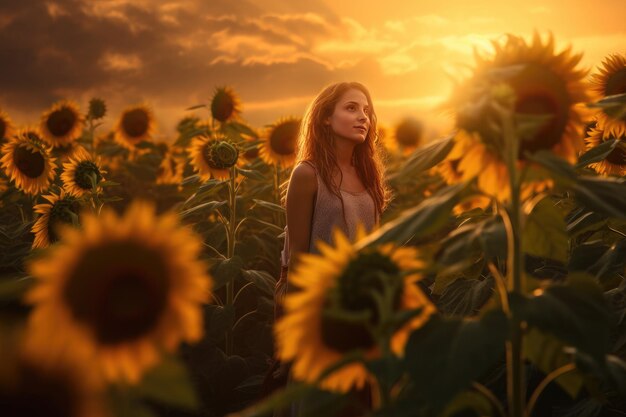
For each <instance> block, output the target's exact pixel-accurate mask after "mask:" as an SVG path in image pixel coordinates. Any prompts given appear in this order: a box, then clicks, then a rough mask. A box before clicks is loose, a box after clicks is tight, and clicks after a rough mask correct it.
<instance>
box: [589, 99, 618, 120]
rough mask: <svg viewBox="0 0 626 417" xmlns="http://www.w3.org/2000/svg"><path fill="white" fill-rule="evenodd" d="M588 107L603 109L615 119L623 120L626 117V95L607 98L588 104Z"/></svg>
mask: <svg viewBox="0 0 626 417" xmlns="http://www.w3.org/2000/svg"><path fill="white" fill-rule="evenodd" d="M587 106H589V107H597V108H601V109H602V111H603V112H604V113H606V114H607V115H609V116H610V117H611V118H613V119H623V118H624V117H626V94H614V95H611V96H607V97H605V98H603V99H602V100H599V101H597V102H595V103H590V104H587Z"/></svg>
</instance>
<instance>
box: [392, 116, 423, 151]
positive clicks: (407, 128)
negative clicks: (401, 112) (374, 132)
mask: <svg viewBox="0 0 626 417" xmlns="http://www.w3.org/2000/svg"><path fill="white" fill-rule="evenodd" d="M423 131H424V128H423V126H422V124H421V123H420V122H418V121H417V120H406V121H404V122H402V123H401V124H400V125H399V126H398V127H397V129H396V141H397V142H398V144H399V145H400V146H403V147H405V148H411V147H415V146H417V145H419V143H420V141H421V139H422V133H423Z"/></svg>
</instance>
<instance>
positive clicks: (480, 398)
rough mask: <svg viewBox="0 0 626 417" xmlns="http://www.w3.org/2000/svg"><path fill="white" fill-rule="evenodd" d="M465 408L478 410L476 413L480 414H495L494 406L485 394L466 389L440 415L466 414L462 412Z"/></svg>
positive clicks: (446, 416) (448, 416) (445, 416)
mask: <svg viewBox="0 0 626 417" xmlns="http://www.w3.org/2000/svg"><path fill="white" fill-rule="evenodd" d="M464 410H473V411H475V412H476V414H475V415H480V416H491V415H493V407H492V405H491V403H490V402H489V400H488V399H487V398H485V396H484V395H482V394H480V393H478V392H476V391H464V392H461V393H460V394H458V395H457V396H456V397H454V399H453V400H452V401H451V402H450V403H449V404H448V405H447V406H446V408H445V410H443V413H442V414H441V415H440V416H439V417H454V416H457V415H464V414H463V413H461V411H464Z"/></svg>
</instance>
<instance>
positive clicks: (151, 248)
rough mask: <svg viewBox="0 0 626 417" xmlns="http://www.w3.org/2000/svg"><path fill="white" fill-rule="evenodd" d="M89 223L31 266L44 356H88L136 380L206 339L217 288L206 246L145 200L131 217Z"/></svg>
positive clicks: (33, 329) (105, 369) (31, 297)
mask: <svg viewBox="0 0 626 417" xmlns="http://www.w3.org/2000/svg"><path fill="white" fill-rule="evenodd" d="M81 224H82V229H81V230H76V229H73V228H68V227H66V228H63V229H62V230H61V239H60V241H59V242H58V244H57V245H54V246H51V247H50V248H49V249H48V251H47V252H45V254H44V255H45V256H42V257H41V258H38V259H37V260H35V261H32V262H31V263H29V265H28V269H29V272H30V273H31V275H32V276H33V277H34V278H35V279H36V283H35V285H34V286H33V288H32V289H31V290H30V291H29V292H28V293H27V295H26V297H25V300H26V302H27V303H29V304H31V305H32V306H33V311H32V313H31V316H30V321H29V325H30V338H29V341H30V343H31V344H32V346H34V347H39V351H38V354H41V355H45V356H47V357H56V356H59V357H64V356H65V355H67V356H71V357H74V358H78V359H81V360H83V359H85V360H88V361H91V362H92V364H93V367H92V369H93V370H94V372H96V373H97V374H98V376H101V377H103V378H104V379H105V380H109V381H114V380H123V381H128V382H131V383H136V382H137V381H138V380H139V379H140V377H141V375H142V373H143V372H144V371H145V370H146V369H148V368H150V367H151V366H153V365H155V364H156V363H157V362H158V360H159V358H160V355H161V352H162V351H163V350H164V351H167V352H172V351H174V350H175V349H176V348H177V346H178V344H179V343H180V342H182V341H185V342H194V341H198V340H199V339H200V338H201V337H202V333H203V324H202V311H203V310H202V304H203V303H205V302H206V301H207V300H208V298H209V296H210V289H211V280H210V278H209V276H208V275H207V272H206V270H207V268H206V266H205V265H204V263H203V262H201V261H200V260H199V259H198V256H199V255H200V253H201V250H202V242H201V240H200V239H199V238H198V237H197V236H196V235H195V234H194V233H193V232H192V231H191V230H190V229H188V228H186V227H184V226H181V225H179V223H178V218H177V216H176V214H174V213H168V214H165V215H162V216H157V215H156V214H155V208H154V205H152V204H148V203H145V202H133V203H132V204H131V205H130V207H129V208H128V210H127V211H126V213H125V215H124V216H123V217H118V216H117V215H116V214H115V213H114V212H113V211H112V210H110V209H108V208H105V209H104V210H103V211H102V213H101V215H100V217H96V216H94V215H92V214H85V215H83V216H82V217H81Z"/></svg>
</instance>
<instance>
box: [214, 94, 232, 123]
mask: <svg viewBox="0 0 626 417" xmlns="http://www.w3.org/2000/svg"><path fill="white" fill-rule="evenodd" d="M234 111H235V102H234V100H233V98H232V97H231V96H230V94H228V93H227V92H225V91H221V92H219V93H217V94H216V95H215V98H214V99H213V101H212V102H211V114H213V117H214V118H215V119H217V120H219V121H220V122H225V121H226V120H228V118H229V117H231V116H232V115H233V112H234Z"/></svg>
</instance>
